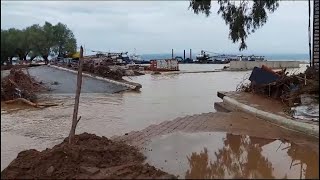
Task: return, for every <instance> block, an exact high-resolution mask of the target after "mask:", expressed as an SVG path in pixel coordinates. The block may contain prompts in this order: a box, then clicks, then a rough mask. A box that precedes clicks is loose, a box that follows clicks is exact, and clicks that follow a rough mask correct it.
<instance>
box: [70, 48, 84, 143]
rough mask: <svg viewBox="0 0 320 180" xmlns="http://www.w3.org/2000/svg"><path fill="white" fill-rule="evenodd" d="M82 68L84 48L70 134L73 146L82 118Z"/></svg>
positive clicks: (81, 49) (81, 53) (81, 51)
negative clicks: (79, 114) (79, 110)
mask: <svg viewBox="0 0 320 180" xmlns="http://www.w3.org/2000/svg"><path fill="white" fill-rule="evenodd" d="M82 66H83V48H82V46H81V47H80V58H79V68H78V76H77V90H76V97H75V103H74V110H73V116H72V126H71V130H70V134H69V144H72V143H73V141H74V136H75V133H76V127H77V124H78V122H79V120H80V118H81V116H80V117H79V119H78V109H79V99H80V93H81V84H82Z"/></svg>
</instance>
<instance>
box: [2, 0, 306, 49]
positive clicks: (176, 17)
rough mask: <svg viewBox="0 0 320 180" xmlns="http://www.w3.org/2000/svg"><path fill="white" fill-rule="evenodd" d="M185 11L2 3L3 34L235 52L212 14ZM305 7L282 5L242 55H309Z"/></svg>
mask: <svg viewBox="0 0 320 180" xmlns="http://www.w3.org/2000/svg"><path fill="white" fill-rule="evenodd" d="M212 3H213V5H214V8H213V13H212V15H211V16H210V17H208V18H207V17H205V16H204V15H195V14H193V12H192V11H190V10H188V7H189V2H188V1H171V2H169V1H153V2H150V1H94V2H92V1H46V2H41V1H13V2H12V1H11V2H8V1H1V29H8V28H11V27H14V28H20V29H21V28H25V27H27V26H30V25H32V24H40V25H43V24H44V22H45V21H48V22H50V23H53V24H56V23H58V22H62V23H64V24H66V25H67V26H68V27H69V28H70V29H71V30H72V31H73V32H74V34H75V37H76V39H77V42H78V45H84V46H85V48H87V49H90V50H101V51H109V50H110V51H129V52H133V50H134V48H136V52H137V53H139V54H145V53H171V49H172V48H173V49H175V51H176V52H180V51H181V52H183V49H186V50H187V49H190V48H192V49H193V52H198V51H200V50H201V49H204V50H207V51H213V52H219V53H220V52H238V47H239V44H233V43H232V41H231V40H230V39H228V34H229V30H228V27H227V26H226V25H225V23H224V21H223V20H222V18H221V17H220V16H219V15H217V14H216V10H217V3H216V2H212ZM307 30H308V1H291V2H288V1H286V2H281V3H280V7H279V9H278V10H277V11H276V12H275V13H273V14H270V15H269V19H268V22H267V23H266V24H265V25H264V26H263V27H262V28H261V29H259V30H257V31H256V32H255V33H254V34H252V35H250V36H249V38H248V40H247V45H248V49H247V50H246V51H244V52H245V53H246V52H247V53H263V54H270V53H271V54H272V53H308V31H307Z"/></svg>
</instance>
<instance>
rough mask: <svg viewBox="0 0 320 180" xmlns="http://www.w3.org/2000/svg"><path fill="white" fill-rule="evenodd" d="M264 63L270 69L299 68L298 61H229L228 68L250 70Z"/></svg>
mask: <svg viewBox="0 0 320 180" xmlns="http://www.w3.org/2000/svg"><path fill="white" fill-rule="evenodd" d="M262 65H266V66H268V67H270V68H272V69H281V68H299V65H300V62H299V61H231V62H230V70H250V69H253V68H254V67H261V66H262Z"/></svg>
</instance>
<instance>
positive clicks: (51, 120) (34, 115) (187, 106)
mask: <svg viewBox="0 0 320 180" xmlns="http://www.w3.org/2000/svg"><path fill="white" fill-rule="evenodd" d="M222 67H223V65H181V67H180V69H181V70H190V71H194V70H198V69H201V70H214V69H219V68H222ZM245 75H246V76H248V75H250V72H215V73H197V74H174V75H144V76H138V77H131V78H130V79H129V80H132V81H134V82H137V83H140V84H142V88H141V92H123V93H118V94H108V93H82V94H81V99H80V107H79V115H80V116H82V118H81V121H80V122H79V124H78V127H77V133H82V132H88V133H95V134H96V135H98V136H106V137H111V136H114V135H123V134H125V133H127V132H129V131H133V130H141V129H144V128H145V127H147V126H149V125H151V124H159V123H161V122H163V121H166V120H172V119H174V118H177V117H181V116H186V115H193V114H200V113H206V112H214V111H215V110H214V108H213V104H214V102H221V100H220V99H219V98H218V97H217V91H234V90H235V89H236V85H237V84H238V83H239V82H241V81H242V80H243V77H244V76H245ZM50 98H52V100H51V101H52V102H58V103H62V105H60V106H56V107H49V108H45V109H41V110H39V109H35V108H25V107H20V106H7V105H3V104H1V170H3V169H4V168H5V167H6V166H7V165H8V164H9V163H10V162H11V161H12V160H13V159H14V158H15V157H16V156H17V154H18V152H20V151H22V150H26V149H38V150H42V149H45V148H47V147H48V148H49V147H52V146H53V145H55V144H57V143H59V142H61V141H62V139H63V138H65V137H66V136H67V135H68V133H69V130H70V127H71V118H72V113H73V103H74V94H50ZM19 109H20V110H19Z"/></svg>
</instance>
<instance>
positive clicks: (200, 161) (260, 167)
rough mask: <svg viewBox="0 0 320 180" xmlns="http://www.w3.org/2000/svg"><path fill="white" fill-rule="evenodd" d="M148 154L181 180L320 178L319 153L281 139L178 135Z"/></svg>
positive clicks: (164, 138) (161, 139)
mask: <svg viewBox="0 0 320 180" xmlns="http://www.w3.org/2000/svg"><path fill="white" fill-rule="evenodd" d="M144 151H145V152H144V153H145V155H146V156H147V162H148V163H150V164H151V165H153V166H155V167H157V168H160V169H162V170H164V171H166V172H168V173H172V174H174V175H177V176H179V177H180V178H191V179H195V178H200V179H203V178H205V179H212V178H228V179H230V178H268V179H269V178H300V179H308V178H319V161H318V160H319V151H318V152H313V151H311V150H309V149H306V148H304V147H301V146H298V145H296V144H294V143H290V142H285V141H281V140H271V139H262V138H256V137H250V136H245V135H232V134H226V133H222V132H212V133H192V134H189V133H182V132H178V133H173V134H169V135H164V136H161V137H156V138H154V139H153V140H152V141H151V142H150V143H149V144H148V145H147V146H146V149H145V150H144Z"/></svg>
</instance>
